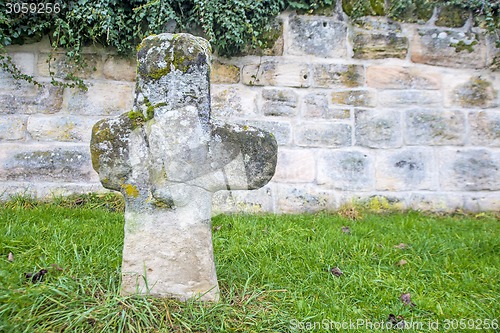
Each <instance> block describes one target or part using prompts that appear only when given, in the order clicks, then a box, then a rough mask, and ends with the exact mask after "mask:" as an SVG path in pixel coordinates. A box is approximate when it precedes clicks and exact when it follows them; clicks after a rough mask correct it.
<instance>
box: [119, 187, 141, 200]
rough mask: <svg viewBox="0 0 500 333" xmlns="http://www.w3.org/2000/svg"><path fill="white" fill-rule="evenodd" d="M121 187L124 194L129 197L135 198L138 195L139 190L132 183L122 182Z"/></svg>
mask: <svg viewBox="0 0 500 333" xmlns="http://www.w3.org/2000/svg"><path fill="white" fill-rule="evenodd" d="M122 189H123V192H124V194H125V195H127V196H129V197H134V198H137V197H138V196H139V190H138V189H137V186H135V185H132V184H122Z"/></svg>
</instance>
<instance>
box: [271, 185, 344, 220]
mask: <svg viewBox="0 0 500 333" xmlns="http://www.w3.org/2000/svg"><path fill="white" fill-rule="evenodd" d="M275 187H276V191H277V195H276V200H275V201H276V210H277V213H285V214H287V213H288V214H289V213H295V214H296V213H316V212H321V211H334V210H335V209H336V208H337V203H336V200H335V194H334V193H333V192H332V191H328V190H323V189H320V188H317V187H315V186H311V185H306V186H303V185H302V186H298V185H285V184H276V186H275Z"/></svg>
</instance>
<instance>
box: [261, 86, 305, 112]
mask: <svg viewBox="0 0 500 333" xmlns="http://www.w3.org/2000/svg"><path fill="white" fill-rule="evenodd" d="M262 98H264V100H267V101H268V102H265V103H264V105H263V106H262V114H264V115H265V116H284V117H290V116H294V115H296V114H297V109H296V108H295V107H296V106H297V103H298V99H299V97H298V95H297V93H296V92H294V91H293V90H291V89H267V88H264V89H263V90H262Z"/></svg>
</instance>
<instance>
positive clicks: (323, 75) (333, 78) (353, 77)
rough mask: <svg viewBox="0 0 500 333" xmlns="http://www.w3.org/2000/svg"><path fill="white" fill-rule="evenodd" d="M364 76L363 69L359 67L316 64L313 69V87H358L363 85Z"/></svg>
mask: <svg viewBox="0 0 500 333" xmlns="http://www.w3.org/2000/svg"><path fill="white" fill-rule="evenodd" d="M364 76H365V75H364V68H363V66H360V65H341V64H316V65H314V67H313V81H314V84H313V87H320V88H331V87H333V88H343V87H348V88H352V87H359V86H362V85H363V84H364V81H365V80H364Z"/></svg>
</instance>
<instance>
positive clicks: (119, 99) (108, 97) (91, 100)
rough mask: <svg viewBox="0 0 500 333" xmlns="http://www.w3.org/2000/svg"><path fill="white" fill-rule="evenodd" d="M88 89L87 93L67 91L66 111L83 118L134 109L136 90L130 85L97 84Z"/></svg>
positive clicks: (74, 90) (65, 95) (65, 93)
mask: <svg viewBox="0 0 500 333" xmlns="http://www.w3.org/2000/svg"><path fill="white" fill-rule="evenodd" d="M88 88H89V89H88V91H87V92H83V91H81V90H77V89H65V90H64V103H63V107H64V108H65V110H67V111H68V112H69V113H71V114H78V115H83V116H108V115H117V114H119V113H121V112H124V111H127V110H130V109H132V102H133V94H132V93H133V90H134V88H133V86H132V85H131V84H129V83H112V84H110V83H109V82H106V83H105V82H95V83H94V84H92V85H90V86H89V87H88Z"/></svg>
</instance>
